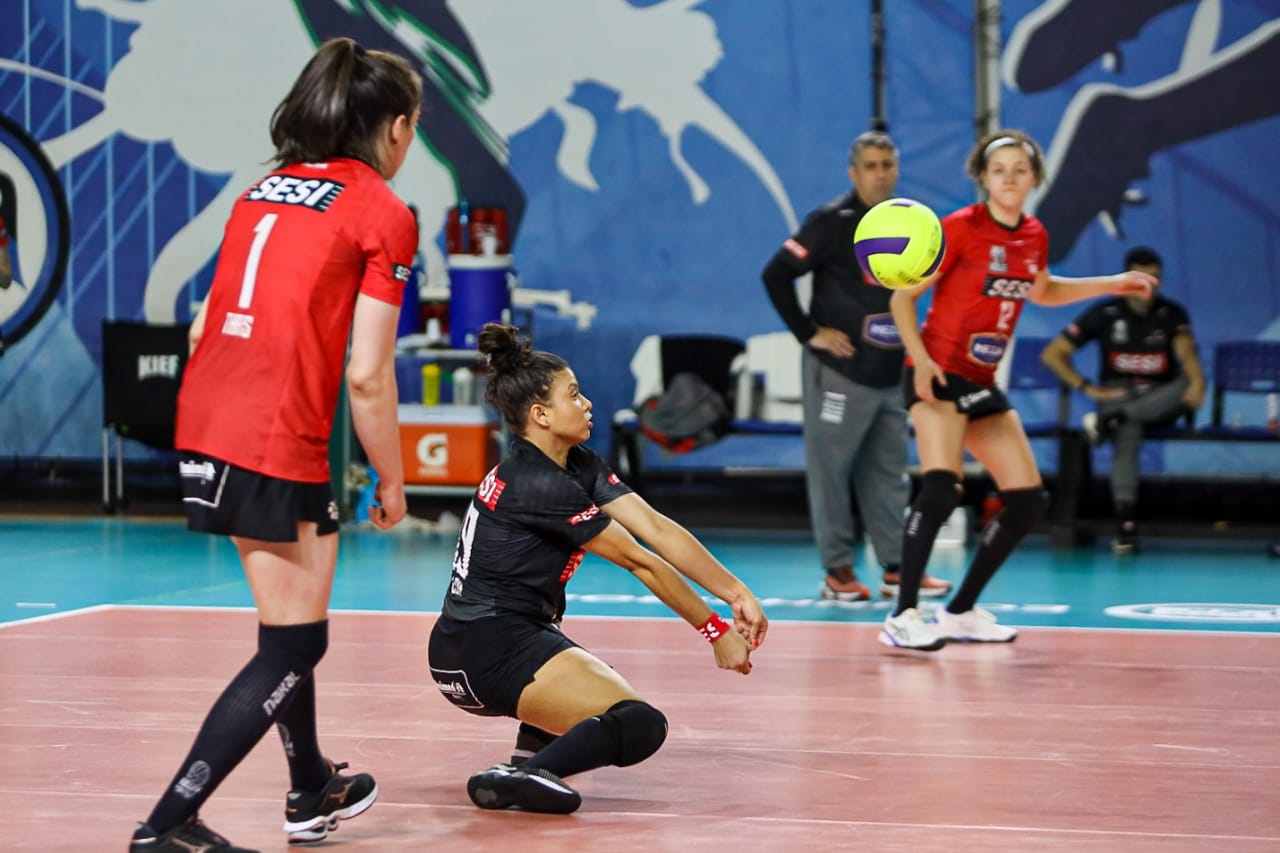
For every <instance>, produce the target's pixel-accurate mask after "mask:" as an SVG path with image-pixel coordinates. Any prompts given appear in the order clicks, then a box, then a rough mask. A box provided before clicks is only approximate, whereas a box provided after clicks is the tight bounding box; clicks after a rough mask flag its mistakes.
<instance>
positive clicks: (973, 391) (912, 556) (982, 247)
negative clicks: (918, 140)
mask: <svg viewBox="0 0 1280 853" xmlns="http://www.w3.org/2000/svg"><path fill="white" fill-rule="evenodd" d="M967 167H968V172H969V174H970V176H972V177H973V178H974V180H976V181H978V182H979V183H980V184H981V185H982V187H983V189H984V190H985V191H986V193H987V200H986V201H985V202H979V203H977V204H973V205H970V206H968V207H964V208H961V209H960V210H957V211H956V212H955V213H952V214H951V215H949V216H947V217H946V218H944V219H943V221H942V227H943V231H944V234H945V237H946V256H945V258H944V259H943V261H942V265H941V266H940V267H939V269H938V272H937V274H936V275H935V276H934V277H933V278H932V279H931V280H930V281H929V282H926V283H925V284H923V285H921V286H920V287H917V288H914V289H912V290H904V291H899V292H897V293H895V294H894V295H893V298H892V300H891V302H890V309H891V310H892V312H893V319H894V322H895V323H896V324H897V326H898V331H899V332H900V334H901V335H902V341H903V344H904V345H905V346H906V349H907V354H908V359H907V365H908V368H907V372H906V376H905V377H904V380H903V381H904V387H903V394H904V396H905V398H906V405H907V409H908V411H910V413H911V419H912V422H913V423H914V424H915V429H916V450H917V453H918V455H919V457H920V468H921V470H922V471H923V477H922V479H923V482H922V485H921V488H920V493H919V495H918V496H917V497H916V499H915V501H914V502H913V503H912V505H911V511H910V513H909V514H908V515H907V522H906V533H905V538H904V541H903V549H902V585H901V588H900V590H899V594H898V601H897V607H896V608H895V610H894V612H893V613H891V614H890V615H889V616H888V617H887V618H886V619H885V623H884V628H883V630H882V631H881V632H880V642H882V643H884V644H885V645H887V646H892V647H896V648H908V649H921V650H925V651H932V650H935V649H939V648H942V646H943V645H945V644H946V643H947V641H968V642H980V643H1007V642H1011V641H1012V640H1013V639H1014V638H1015V637H1016V636H1017V633H1018V632H1017V631H1016V630H1015V629H1013V628H1010V627H1008V626H1005V625H1000V624H998V623H997V622H996V620H995V617H994V616H992V615H991V613H990V612H988V611H986V610H984V609H983V608H981V607H979V606H978V603H977V602H978V596H979V595H980V594H981V593H982V590H983V588H984V587H985V586H986V584H987V582H988V581H989V580H991V577H992V576H993V575H994V574H995V572H996V570H997V569H998V568H1000V565H1001V564H1002V563H1003V562H1004V561H1005V559H1006V558H1007V557H1008V556H1009V554H1010V552H1011V551H1012V550H1013V548H1014V546H1016V545H1017V544H1018V542H1019V541H1020V540H1021V539H1022V537H1024V536H1025V535H1026V534H1027V533H1028V532H1029V531H1030V530H1031V529H1032V528H1033V527H1034V526H1035V525H1036V523H1037V522H1038V521H1039V520H1040V517H1041V516H1042V515H1043V514H1044V510H1045V507H1046V505H1047V504H1048V494H1047V493H1046V492H1045V490H1044V485H1043V484H1042V482H1041V480H1040V472H1039V471H1038V470H1037V469H1036V463H1035V457H1034V456H1033V455H1032V452H1031V446H1030V444H1029V443H1028V442H1027V436H1026V433H1025V432H1023V429H1022V422H1021V421H1019V420H1018V415H1017V413H1016V412H1014V411H1013V409H1012V408H1011V407H1010V406H1009V401H1008V400H1007V399H1006V398H1005V395H1004V393H1003V392H1001V390H1000V389H999V388H997V387H996V381H995V372H996V366H997V365H998V364H999V362H1000V358H1001V356H1002V355H1003V354H1004V352H1005V349H1006V348H1007V347H1008V345H1009V341H1010V339H1011V338H1012V337H1013V330H1014V327H1015V326H1016V325H1017V322H1018V316H1019V314H1021V313H1022V306H1023V304H1024V303H1025V301H1026V300H1031V301H1032V302H1035V303H1036V304H1039V305H1064V304H1066V303H1069V302H1077V301H1079V300H1082V299H1091V298H1093V297H1096V296H1104V295H1109V294H1134V293H1140V294H1146V293H1149V292H1150V290H1151V288H1152V286H1153V285H1154V284H1155V282H1154V280H1153V279H1152V278H1151V277H1150V276H1148V275H1146V274H1145V273H1141V272H1136V271H1131V272H1125V273H1121V274H1119V275H1112V276H1101V277H1091V278H1076V279H1067V278H1061V277H1059V276H1055V275H1051V274H1050V272H1049V269H1048V257H1049V236H1048V234H1047V233H1046V232H1045V229H1044V226H1043V225H1041V224H1040V222H1039V220H1037V219H1036V218H1035V217H1034V216H1029V215H1027V214H1025V213H1023V210H1022V208H1023V205H1024V204H1025V203H1026V200H1027V195H1028V194H1029V193H1030V192H1031V190H1032V189H1033V188H1034V187H1035V186H1036V185H1037V184H1039V183H1040V181H1041V180H1042V178H1043V177H1044V160H1043V156H1042V154H1041V152H1040V148H1039V146H1038V145H1036V143H1035V142H1034V141H1033V140H1032V139H1031V138H1030V137H1028V136H1027V135H1026V134H1024V133H1021V132H1019V131H1015V130H1001V131H997V132H996V133H993V134H990V135H988V136H986V137H984V138H983V139H980V140H979V141H978V143H977V144H976V145H975V146H974V148H973V150H972V152H971V153H970V154H969V159H968V162H967ZM930 287H933V289H934V293H933V301H932V304H931V305H930V308H929V314H928V316H927V317H926V318H925V323H924V326H923V327H919V328H918V325H919V317H918V314H917V311H916V301H917V300H918V299H919V298H920V297H921V296H922V295H923V294H924V292H925V291H926V290H928V289H929V288H930ZM965 451H968V452H969V453H970V454H972V455H973V457H974V458H975V459H977V460H978V461H979V462H981V463H982V464H983V466H984V467H985V468H986V469H987V471H988V472H989V473H990V475H991V477H992V479H994V480H995V483H996V486H997V488H999V490H1000V496H1001V498H1002V499H1003V502H1004V510H1003V511H1002V512H1000V513H999V514H998V515H997V516H996V517H995V518H994V519H992V521H991V522H990V524H988V525H987V527H986V529H984V530H983V531H982V536H981V539H980V542H979V544H978V547H977V550H976V551H975V553H974V556H973V562H972V563H971V564H970V566H969V570H968V571H967V572H966V573H965V577H964V581H963V582H962V583H961V584H960V587H959V589H957V590H956V593H955V595H954V596H953V597H952V599H951V601H950V602H949V603H948V604H947V605H946V607H944V608H939V609H938V610H937V612H936V617H935V619H934V620H930V619H929V618H927V617H926V616H925V615H924V614H922V613H921V612H920V611H919V610H918V609H917V604H918V600H919V588H920V579H921V578H922V577H923V575H924V569H925V564H926V563H927V562H928V560H929V552H930V551H931V550H932V548H933V540H934V538H935V537H936V536H937V534H938V529H939V528H940V527H941V526H942V524H943V522H945V521H946V520H947V518H948V516H950V515H951V512H952V510H953V509H955V507H956V506H958V505H959V503H960V497H961V485H960V481H961V474H962V465H963V462H964V453H965Z"/></svg>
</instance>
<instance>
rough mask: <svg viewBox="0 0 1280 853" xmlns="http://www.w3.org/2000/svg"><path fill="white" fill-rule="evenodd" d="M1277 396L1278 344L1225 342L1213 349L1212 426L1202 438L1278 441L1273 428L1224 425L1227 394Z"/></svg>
mask: <svg viewBox="0 0 1280 853" xmlns="http://www.w3.org/2000/svg"><path fill="white" fill-rule="evenodd" d="M1228 393H1231V394H1280V341H1226V342H1223V343H1220V344H1218V345H1217V346H1216V347H1214V349H1213V422H1212V423H1210V424H1208V425H1206V426H1204V427H1202V428H1201V429H1200V432H1201V434H1203V435H1204V436H1205V437H1212V438H1215V439H1220V440H1225V441H1280V431H1277V430H1276V428H1275V426H1274V425H1259V424H1249V425H1246V424H1239V425H1236V424H1226V423H1223V420H1224V418H1223V413H1224V411H1225V409H1226V397H1227V394H1228Z"/></svg>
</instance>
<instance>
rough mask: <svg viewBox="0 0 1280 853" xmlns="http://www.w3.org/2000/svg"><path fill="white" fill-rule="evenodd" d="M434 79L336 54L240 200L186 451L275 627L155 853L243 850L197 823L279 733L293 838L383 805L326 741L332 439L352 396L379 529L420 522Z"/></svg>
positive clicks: (304, 92) (240, 680) (316, 66)
mask: <svg viewBox="0 0 1280 853" xmlns="http://www.w3.org/2000/svg"><path fill="white" fill-rule="evenodd" d="M421 100H422V81H421V80H420V78H419V77H418V75H417V73H416V72H415V71H414V70H413V69H412V68H411V67H410V65H409V64H408V63H407V62H406V61H405V60H404V59H402V58H401V57H398V56H395V55H393V54H389V53H383V52H380V51H369V50H365V49H364V48H363V47H361V46H360V45H359V44H357V43H356V42H354V41H352V40H350V39H335V40H333V41H329V42H326V43H325V44H324V45H322V46H321V47H320V49H319V50H318V51H317V52H316V54H315V56H314V57H313V58H312V59H311V61H310V62H309V63H308V64H307V66H306V67H305V68H304V69H303V71H302V73H301V75H300V76H299V77H298V79H297V81H296V82H295V83H294V85H293V88H292V89H291V90H290V92H289V94H288V95H287V96H286V97H285V99H284V100H283V101H282V102H281V103H280V105H279V107H277V108H276V111H275V114H274V116H273V117H272V120H271V140H272V142H273V143H274V144H275V146H276V155H275V162H276V163H277V164H278V166H279V168H278V169H277V170H276V171H274V172H272V173H271V174H269V175H267V176H266V177H265V178H263V179H262V180H261V181H260V182H258V183H257V184H255V185H254V186H252V187H250V188H249V189H248V190H247V191H246V192H245V194H244V195H243V196H241V197H240V199H239V200H238V201H237V202H236V204H235V206H234V208H233V209H232V212H231V217H230V219H229V220H228V222H227V226H226V230H225V232H224V234H223V241H222V249H221V251H220V254H219V257H218V266H217V270H216V272H215V273H214V279H213V286H212V288H211V289H210V291H209V296H208V299H206V300H205V302H204V305H203V306H202V307H201V309H200V313H199V315H198V316H197V317H196V319H195V321H194V322H193V323H192V328H191V345H192V357H191V360H190V362H189V364H188V365H187V369H186V373H185V375H184V377H183V384H182V390H181V392H180V395H179V399H178V426H177V446H178V448H179V460H180V473H181V476H182V484H183V495H184V497H183V500H184V502H185V504H186V507H187V517H188V523H189V526H190V527H191V529H193V530H199V531H204V532H207V533H213V534H219V535H226V536H230V537H231V540H232V541H233V542H234V543H235V546H236V549H237V550H238V551H239V553H240V560H241V563H242V564H243V565H244V570H245V575H246V576H247V578H248V581H249V586H250V588H251V589H252V591H253V597H254V602H255V603H256V604H257V608H258V616H259V621H260V624H259V628H258V651H257V654H256V655H254V657H253V658H252V659H251V660H250V661H249V662H248V664H247V665H246V666H245V667H244V669H242V670H241V671H240V673H239V674H238V675H237V676H236V677H235V678H234V679H233V680H232V681H231V683H230V684H229V685H228V686H227V688H226V690H225V691H224V692H223V693H222V696H221V697H220V698H219V699H218V700H217V702H215V703H214V705H213V708H212V709H211V710H210V711H209V714H208V716H207V717H206V719H205V721H204V725H203V726H202V727H201V729H200V732H199V733H198V734H197V735H196V739H195V743H194V744H193V745H192V747H191V751H190V753H189V754H188V755H187V757H186V759H184V761H183V762H182V765H181V766H180V767H179V769H178V772H177V774H176V776H175V777H174V779H173V781H172V782H171V783H170V784H169V786H168V787H167V788H166V789H165V792H164V794H163V796H162V797H161V799H160V801H159V802H158V803H157V804H156V806H155V809H154V810H153V811H152V812H151V815H150V816H149V817H148V818H147V821H146V823H144V824H142V825H140V826H139V827H138V830H137V831H136V832H135V833H134V836H133V840H132V842H131V844H130V846H129V849H130V851H132V853H140V851H190V850H202V851H230V853H234V852H235V851H243V850H244V849H245V848H241V847H234V846H232V845H231V843H230V842H228V841H227V840H226V839H225V838H223V837H222V836H220V835H218V834H217V833H215V832H213V831H212V830H210V829H209V828H208V827H206V826H205V825H204V824H203V823H202V822H201V821H200V820H199V818H198V817H197V812H198V810H199V808H200V806H201V805H202V804H203V803H204V801H205V800H206V799H207V798H208V797H209V795H210V794H212V793H213V791H214V789H215V788H216V787H217V786H218V784H219V783H221V782H222V780H223V779H225V778H226V776H227V775H228V774H229V773H230V772H231V771H232V769H234V768H235V766H236V765H237V764H239V762H240V761H241V759H243V758H244V757H245V756H246V755H248V753H249V751H250V750H251V749H252V748H253V747H254V745H255V744H257V742H258V741H259V740H260V739H261V738H262V736H263V735H264V734H266V732H267V730H268V729H269V728H270V727H271V725H272V723H275V724H276V726H277V727H278V729H279V732H280V736H281V740H282V741H283V743H284V748H285V755H286V756H287V758H288V763H289V776H290V788H291V790H290V791H289V793H288V794H287V796H286V800H285V825H284V828H285V831H286V832H287V833H289V840H290V841H318V840H320V839H323V838H324V837H325V835H326V834H327V832H328V831H329V830H332V829H335V828H337V825H338V821H339V820H342V819H346V818H350V817H355V816H356V815H358V814H360V813H361V812H363V811H364V810H365V809H367V808H368V807H369V806H371V805H372V804H373V802H374V800H375V799H376V798H377V795H378V790H377V785H376V784H375V783H374V780H373V777H372V776H370V775H369V774H367V773H356V774H351V775H343V774H342V773H340V772H339V771H341V770H342V769H344V768H345V767H346V765H345V764H333V763H332V762H330V761H328V760H327V759H325V758H324V757H323V756H322V755H321V753H320V748H319V745H318V743H317V737H316V705H315V680H314V678H313V676H312V670H313V669H314V667H315V666H316V664H317V663H319V662H320V659H321V658H322V657H323V656H324V653H325V650H326V648H327V646H328V608H329V592H330V588H331V587H332V584H333V573H334V567H335V564H336V562H337V556H338V536H337V530H338V513H337V506H336V504H335V503H334V500H333V492H332V489H331V487H330V485H329V482H330V481H329V465H328V442H329V434H330V431H331V429H332V426H333V423H332V421H333V413H334V410H335V408H336V406H337V402H338V395H339V391H340V388H341V384H342V381H343V372H344V371H343V364H344V361H347V359H346V352H347V341H348V338H350V344H351V353H350V359H349V361H347V363H346V369H345V374H346V383H347V388H348V391H349V394H350V399H351V414H352V418H353V420H354V422H355V428H356V432H357V434H358V435H359V437H360V441H361V443H362V444H363V445H364V448H365V451H366V452H367V453H368V455H369V459H370V461H371V462H372V463H373V466H374V469H375V470H376V471H377V472H378V499H379V501H378V502H379V504H380V505H379V506H378V507H376V508H375V509H374V510H373V512H372V513H371V515H372V520H373V523H374V524H375V525H377V526H378V527H380V528H382V529H386V528H389V527H391V526H392V525H394V524H395V523H396V522H398V521H399V520H400V519H401V518H402V517H403V516H404V514H405V496H404V473H403V471H402V470H401V463H400V439H399V429H398V426H397V423H396V384H395V331H396V322H397V320H398V317H399V306H400V300H401V295H402V294H403V292H404V286H405V282H406V281H407V280H408V277H409V269H410V267H411V266H412V264H413V256H414V252H415V251H416V249H417V230H416V228H415V226H414V219H413V214H412V213H410V211H409V209H408V207H406V206H405V205H404V204H403V203H402V202H401V201H400V200H399V199H398V198H397V197H396V196H395V194H394V193H392V192H391V189H390V188H389V187H388V186H387V181H388V180H390V179H391V178H392V176H394V175H395V174H396V172H397V171H398V170H399V168H400V166H401V164H402V163H403V162H404V158H405V155H406V153H407V152H408V149H409V145H410V144H411V143H412V141H413V138H414V128H415V126H416V123H417V120H418V111H419V104H420V102H421Z"/></svg>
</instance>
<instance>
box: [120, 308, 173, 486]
mask: <svg viewBox="0 0 1280 853" xmlns="http://www.w3.org/2000/svg"><path fill="white" fill-rule="evenodd" d="M189 328H190V327H189V325H187V324H182V325H148V324H146V323H134V322H129V321H123V320H104V321H103V323H102V509H103V511H104V512H113V511H114V510H115V508H116V507H117V506H120V505H122V504H123V503H124V439H126V438H127V439H130V440H132V441H137V442H140V443H142V444H145V445H147V446H148V447H153V448H157V449H165V450H172V449H173V434H174V426H175V422H176V420H177V410H178V387H179V385H181V383H182V372H183V370H184V369H185V368H186V365H187V348H188V344H187V331H188V329H189ZM112 433H114V434H115V465H114V468H115V488H114V490H113V489H112V484H111V470H112V467H113V466H112V465H111V460H110V456H111V441H110V437H111V435H112Z"/></svg>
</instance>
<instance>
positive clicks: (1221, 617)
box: [1104, 602, 1280, 625]
mask: <svg viewBox="0 0 1280 853" xmlns="http://www.w3.org/2000/svg"><path fill="white" fill-rule="evenodd" d="M1104 612H1105V613H1106V614H1107V615H1108V616H1114V617H1115V618H1117V619H1141V620H1144V621H1147V622H1241V623H1247V624H1250V625H1257V624H1259V623H1262V622H1280V604H1219V603H1214V602H1169V603H1165V604H1117V605H1116V606H1114V607H1108V608H1107V609H1106V610H1105V611H1104Z"/></svg>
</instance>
